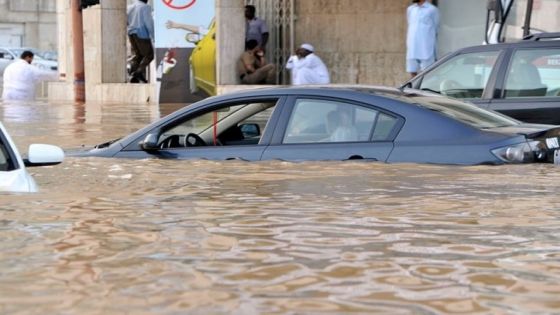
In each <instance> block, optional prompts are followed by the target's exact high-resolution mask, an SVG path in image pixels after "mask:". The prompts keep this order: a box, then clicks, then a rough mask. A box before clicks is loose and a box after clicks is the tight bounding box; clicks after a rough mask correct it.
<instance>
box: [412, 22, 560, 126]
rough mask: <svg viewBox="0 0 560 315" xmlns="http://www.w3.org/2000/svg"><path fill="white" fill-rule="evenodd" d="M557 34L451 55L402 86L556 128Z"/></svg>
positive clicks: (559, 116)
mask: <svg viewBox="0 0 560 315" xmlns="http://www.w3.org/2000/svg"><path fill="white" fill-rule="evenodd" d="M559 39H560V33H542V34H534V35H530V36H528V37H526V38H525V39H523V40H522V41H519V42H515V43H503V44H493V45H483V46H474V47H467V48H463V49H460V50H458V51H456V52H454V53H451V54H449V55H447V56H445V57H444V58H442V59H441V60H439V61H438V62H437V63H435V64H434V65H432V66H431V67H429V68H428V69H426V70H425V71H423V72H422V73H420V74H419V75H418V76H416V77H414V78H413V79H411V80H409V81H408V82H406V83H405V84H404V85H403V86H408V87H413V88H417V89H421V90H428V91H433V92H437V93H440V94H444V95H447V96H451V97H456V98H461V99H465V100H468V101H470V102H472V103H475V104H476V105H478V106H480V107H483V108H489V109H493V110H496V111H499V112H501V113H503V114H506V115H509V116H511V117H514V118H516V119H518V120H521V121H526V122H531V123H547V124H555V125H560V40H559Z"/></svg>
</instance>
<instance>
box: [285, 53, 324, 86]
mask: <svg viewBox="0 0 560 315" xmlns="http://www.w3.org/2000/svg"><path fill="white" fill-rule="evenodd" d="M314 51H315V48H313V46H311V45H310V44H303V45H301V46H300V47H299V48H298V49H297V50H296V55H294V56H291V57H290V59H288V62H287V63H286V69H289V70H291V72H292V84H293V85H306V84H329V83H330V82H331V80H330V77H329V71H328V70H327V66H325V64H324V63H323V61H322V60H321V58H319V57H318V56H317V55H316V54H315V53H314Z"/></svg>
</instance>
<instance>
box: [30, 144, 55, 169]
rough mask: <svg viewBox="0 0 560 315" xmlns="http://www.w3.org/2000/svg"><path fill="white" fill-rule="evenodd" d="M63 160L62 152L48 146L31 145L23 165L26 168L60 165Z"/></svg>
mask: <svg viewBox="0 0 560 315" xmlns="http://www.w3.org/2000/svg"><path fill="white" fill-rule="evenodd" d="M62 160H64V151H62V149H61V148H59V147H57V146H54V145H49V144H32V145H30V146H29V150H28V152H27V159H25V160H24V164H25V166H27V167H33V166H45V165H56V164H60V163H61V162H62Z"/></svg>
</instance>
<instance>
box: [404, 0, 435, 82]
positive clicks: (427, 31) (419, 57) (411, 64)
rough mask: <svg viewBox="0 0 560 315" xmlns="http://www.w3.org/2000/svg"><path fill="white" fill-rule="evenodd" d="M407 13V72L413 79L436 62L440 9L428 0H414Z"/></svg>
mask: <svg viewBox="0 0 560 315" xmlns="http://www.w3.org/2000/svg"><path fill="white" fill-rule="evenodd" d="M413 2H415V3H413V4H412V5H410V6H409V7H408V9H407V12H406V18H407V21H408V33H407V36H406V72H408V73H410V75H411V76H412V77H414V76H416V75H417V74H418V72H420V71H422V70H424V69H426V68H427V67H428V66H430V65H431V64H432V63H434V62H435V60H436V37H437V30H438V26H439V12H438V9H437V8H436V7H435V6H434V5H433V4H431V3H430V2H429V1H427V0H414V1H413Z"/></svg>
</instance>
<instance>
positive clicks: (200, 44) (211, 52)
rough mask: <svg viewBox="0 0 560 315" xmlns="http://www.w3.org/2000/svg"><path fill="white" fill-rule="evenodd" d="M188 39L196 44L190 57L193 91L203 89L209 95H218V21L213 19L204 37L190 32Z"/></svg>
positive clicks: (190, 77)
mask: <svg viewBox="0 0 560 315" xmlns="http://www.w3.org/2000/svg"><path fill="white" fill-rule="evenodd" d="M187 41H188V42H191V43H194V44H196V46H195V47H194V50H193V51H192V53H191V56H190V58H189V79H190V84H189V88H190V91H191V93H196V92H198V91H200V90H202V91H204V92H206V93H207V94H208V95H216V21H215V20H214V19H213V20H212V22H211V23H210V26H209V28H208V33H207V34H206V35H205V36H204V37H202V38H200V34H194V33H190V34H187Z"/></svg>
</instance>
